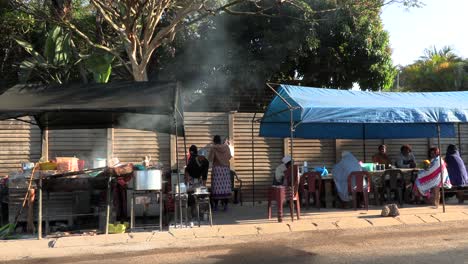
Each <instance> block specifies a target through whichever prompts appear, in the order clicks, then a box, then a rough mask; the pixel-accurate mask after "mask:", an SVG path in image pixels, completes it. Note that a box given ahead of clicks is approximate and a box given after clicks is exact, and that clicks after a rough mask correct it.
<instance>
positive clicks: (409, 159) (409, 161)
mask: <svg viewBox="0 0 468 264" xmlns="http://www.w3.org/2000/svg"><path fill="white" fill-rule="evenodd" d="M397 167H398V168H416V158H414V155H413V152H412V150H411V146H410V145H403V146H401V148H400V158H399V159H398V161H397Z"/></svg>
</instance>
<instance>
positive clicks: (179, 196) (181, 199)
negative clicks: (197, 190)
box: [174, 192, 188, 228]
mask: <svg viewBox="0 0 468 264" xmlns="http://www.w3.org/2000/svg"><path fill="white" fill-rule="evenodd" d="M174 201H175V204H177V201H178V203H179V206H180V211H178V210H177V206H175V207H174V226H175V227H177V215H178V214H180V227H181V228H182V227H184V213H183V211H182V208H184V207H185V225H186V226H187V225H188V194H187V193H181V192H179V193H176V194H174ZM182 204H184V206H182Z"/></svg>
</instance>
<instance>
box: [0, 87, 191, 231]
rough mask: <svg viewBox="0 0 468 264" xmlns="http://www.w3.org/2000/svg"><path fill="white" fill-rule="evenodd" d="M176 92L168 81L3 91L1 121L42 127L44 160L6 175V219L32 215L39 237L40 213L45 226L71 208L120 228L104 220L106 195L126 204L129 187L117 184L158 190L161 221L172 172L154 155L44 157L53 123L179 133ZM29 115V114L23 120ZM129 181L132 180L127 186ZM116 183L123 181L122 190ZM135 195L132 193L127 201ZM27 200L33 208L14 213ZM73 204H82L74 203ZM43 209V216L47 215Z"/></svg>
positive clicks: (179, 109) (69, 126) (107, 213)
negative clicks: (136, 160) (127, 160)
mask: <svg viewBox="0 0 468 264" xmlns="http://www.w3.org/2000/svg"><path fill="white" fill-rule="evenodd" d="M179 96H180V94H179V89H178V85H177V84H176V83H169V82H167V83H162V82H157V83H155V82H119V83H110V84H72V85H50V86H44V85H16V86H14V87H12V88H10V89H7V90H6V91H5V92H3V93H2V94H1V95H0V120H6V119H16V120H19V121H24V122H32V123H33V124H35V125H37V126H38V127H39V128H40V130H41V137H42V141H41V143H42V158H41V160H40V161H39V162H38V163H37V164H27V167H23V170H22V171H21V172H18V173H16V174H12V175H11V177H10V178H9V180H8V187H9V188H8V191H9V194H8V197H9V201H8V203H10V216H9V218H10V219H9V220H10V222H11V221H14V223H10V224H16V222H18V221H19V220H21V219H22V220H24V219H25V217H26V218H28V217H29V218H34V219H37V223H38V224H37V233H38V236H39V238H40V237H41V236H42V223H43V221H44V220H46V221H45V222H46V225H48V222H49V220H68V221H71V222H72V221H73V216H76V215H92V216H96V215H99V216H101V217H100V218H101V219H104V220H103V221H101V222H104V224H105V228H104V229H105V233H106V234H107V233H108V231H109V227H111V228H121V227H122V226H119V227H114V226H110V225H109V220H111V219H112V216H113V214H112V213H111V194H112V195H113V196H114V198H117V199H120V201H119V206H120V207H121V208H120V209H121V210H122V211H125V209H124V208H126V207H127V203H126V202H125V200H126V193H125V192H122V191H123V190H124V189H125V190H126V189H130V190H134V191H143V192H145V193H148V192H154V193H156V195H157V199H158V201H159V202H160V206H159V208H160V215H159V218H160V223H159V228H162V218H163V216H162V209H163V206H162V202H163V190H164V189H165V188H164V187H163V181H166V180H167V178H168V177H169V178H170V174H171V168H167V167H166V168H162V167H161V166H159V165H158V164H159V163H158V162H157V161H155V163H153V164H151V163H149V162H146V163H145V162H144V161H143V162H142V164H121V163H119V162H118V160H117V161H116V160H113V161H110V160H109V161H107V162H106V160H105V159H96V160H94V161H93V163H92V164H85V162H83V161H82V160H79V159H77V158H75V157H53V158H50V159H49V157H48V155H49V154H48V145H47V134H48V131H49V130H54V129H82V128H87V129H92V128H95V129H97V128H135V129H143V130H148V131H157V132H163V133H170V134H174V135H176V136H179V135H180V136H184V128H183V124H184V122H183V118H184V116H183V107H182V100H181V99H180V98H179ZM27 116H32V117H34V121H28V120H25V119H23V117H27ZM177 168H179V166H177ZM176 173H178V172H177V171H176ZM168 175H169V176H168ZM177 179H179V177H177ZM127 185H130V186H129V187H128V188H127ZM119 186H125V188H121V189H119ZM44 192H45V194H46V195H44ZM77 192H87V193H89V194H90V195H89V196H88V200H86V201H84V202H80V203H76V201H77V197H76V193H77ZM103 194H104V195H103ZM102 196H104V198H103V197H102ZM89 197H91V198H89ZM133 197H134V195H133V193H132V194H131V202H130V207H131V208H132V206H133V202H134V199H133ZM78 200H79V199H78ZM103 201H104V203H103ZM26 203H29V204H30V205H32V204H34V206H29V207H28V211H30V212H29V213H28V214H26V216H25V214H21V213H16V212H21V211H22V208H24V206H25V204H26ZM77 205H78V207H80V208H81V209H80V208H78V209H77ZM90 208H91V209H90ZM45 212H46V214H45V215H46V216H47V219H44V213H45ZM117 213H119V210H117ZM102 215H104V217H102ZM19 217H22V218H19ZM132 220H133V218H132ZM32 222H33V221H29V223H32ZM124 224H125V225H126V223H122V224H121V225H124ZM132 225H133V222H132ZM32 228H33V227H32ZM47 229H48V226H47Z"/></svg>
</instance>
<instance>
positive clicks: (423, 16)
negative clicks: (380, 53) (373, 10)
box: [382, 0, 468, 66]
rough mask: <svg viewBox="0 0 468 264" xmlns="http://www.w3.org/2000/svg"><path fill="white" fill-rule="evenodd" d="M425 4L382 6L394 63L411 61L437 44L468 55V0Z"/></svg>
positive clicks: (435, 1)
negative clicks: (419, 6)
mask: <svg viewBox="0 0 468 264" xmlns="http://www.w3.org/2000/svg"><path fill="white" fill-rule="evenodd" d="M422 1H423V2H424V3H425V6H423V7H422V8H411V9H409V10H408V9H405V8H404V7H401V6H399V5H391V6H386V7H384V8H383V11H382V20H383V24H384V28H385V30H387V31H388V32H389V33H390V45H391V47H392V51H393V55H392V59H393V64H394V65H402V66H404V65H408V64H411V63H413V62H414V61H415V60H417V59H418V58H419V57H420V56H422V55H423V53H424V49H427V48H431V47H433V46H434V45H435V46H436V47H437V48H438V49H440V48H442V47H444V46H450V47H452V48H453V49H454V51H455V53H456V54H457V55H458V56H461V57H463V58H468V0H422Z"/></svg>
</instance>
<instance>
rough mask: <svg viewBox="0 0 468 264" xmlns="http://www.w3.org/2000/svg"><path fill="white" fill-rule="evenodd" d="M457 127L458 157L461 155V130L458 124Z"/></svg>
mask: <svg viewBox="0 0 468 264" xmlns="http://www.w3.org/2000/svg"><path fill="white" fill-rule="evenodd" d="M457 126H458V153H459V154H460V156H461V155H462V144H461V129H460V123H458V124H457Z"/></svg>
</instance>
